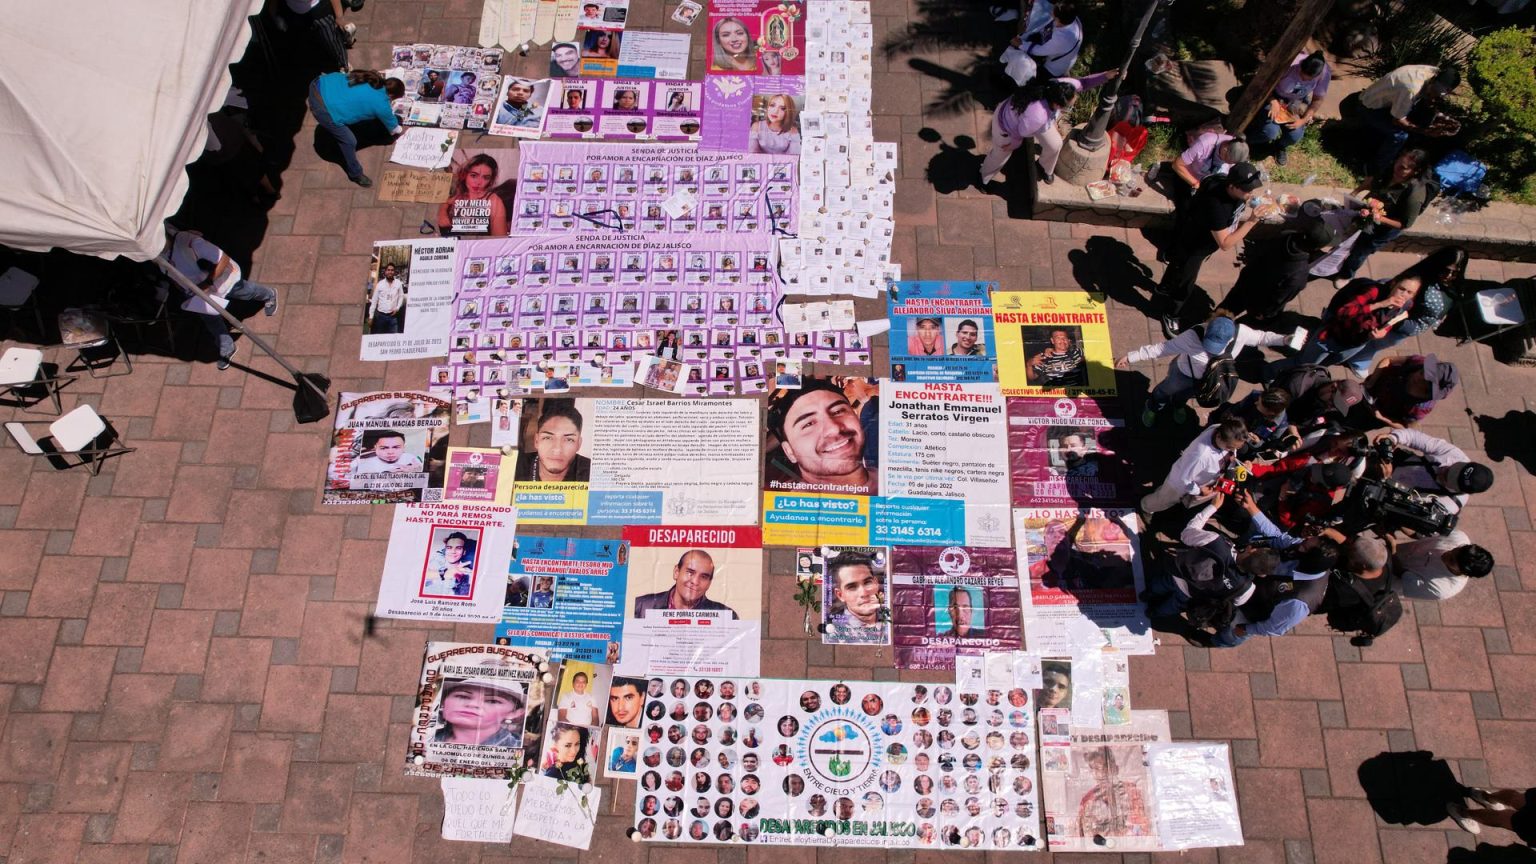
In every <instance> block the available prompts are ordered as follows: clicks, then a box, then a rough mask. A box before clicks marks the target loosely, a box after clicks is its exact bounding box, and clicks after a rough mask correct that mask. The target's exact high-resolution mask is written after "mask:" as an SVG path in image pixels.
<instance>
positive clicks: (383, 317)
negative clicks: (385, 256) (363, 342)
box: [368, 264, 405, 336]
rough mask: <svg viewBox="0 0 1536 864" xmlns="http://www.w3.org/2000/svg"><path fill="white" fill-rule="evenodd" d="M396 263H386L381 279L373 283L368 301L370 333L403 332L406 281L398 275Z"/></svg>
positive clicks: (373, 334) (374, 334)
mask: <svg viewBox="0 0 1536 864" xmlns="http://www.w3.org/2000/svg"><path fill="white" fill-rule="evenodd" d="M396 272H397V271H396V270H395V265H393V264H385V265H384V272H383V274H382V275H381V276H380V278H379V281H377V282H375V283H374V285H373V297H372V298H371V299H370V300H369V301H368V333H369V335H371V336H376V335H378V334H380V333H399V332H401V324H402V322H401V320H400V318H401V314H402V313H403V312H404V311H405V282H404V281H402V280H401V279H400V278H399V277H398V276H397V275H396Z"/></svg>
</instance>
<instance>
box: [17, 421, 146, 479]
mask: <svg viewBox="0 0 1536 864" xmlns="http://www.w3.org/2000/svg"><path fill="white" fill-rule="evenodd" d="M34 426H38V427H41V426H47V427H48V435H47V436H44V437H41V438H39V437H36V436H34V435H33V434H32V429H31V427H34ZM5 431H7V432H9V433H10V435H11V440H13V441H15V442H16V446H17V447H20V448H21V452H23V453H26V454H28V455H30V456H43V457H46V458H47V459H48V461H49V462H51V463H53V466H54V467H55V468H59V469H61V470H62V469H65V468H74V467H76V466H79V465H90V466H91V473H92V474H100V473H101V466H102V463H103V462H105V461H106V460H107V459H108V458H109V457H112V456H121V455H123V454H124V453H132V452H133V450H134V448H132V447H128V446H125V445H124V444H123V442H122V439H120V438H119V437H118V435H117V430H116V429H114V428H112V425H111V424H110V423H108V422H107V421H106V420H105V419H103V418H102V416H101V415H100V414H97V413H96V409H95V408H92V407H91V406H89V405H81V406H80V407H78V408H75V409H74V410H73V411H70V412H69V413H68V414H65V415H64V416H62V417H60V418H59V419H57V420H54V421H53V422H51V423H49V422H48V421H46V420H12V421H11V422H9V423H6V424H5ZM69 456H73V457H75V458H74V460H73V461H71V460H70V459H68V458H66V457H69Z"/></svg>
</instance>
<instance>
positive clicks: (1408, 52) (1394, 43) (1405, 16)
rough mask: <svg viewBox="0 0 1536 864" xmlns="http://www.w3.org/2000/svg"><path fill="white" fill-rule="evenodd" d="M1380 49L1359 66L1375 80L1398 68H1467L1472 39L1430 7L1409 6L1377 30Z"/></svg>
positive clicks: (1417, 4) (1382, 22) (1383, 22)
mask: <svg viewBox="0 0 1536 864" xmlns="http://www.w3.org/2000/svg"><path fill="white" fill-rule="evenodd" d="M1377 38H1378V43H1377V44H1378V45H1379V46H1380V47H1378V48H1377V49H1376V51H1375V53H1373V54H1370V55H1367V56H1366V57H1365V58H1363V59H1362V60H1361V61H1360V62H1359V63H1358V65H1359V67H1360V70H1361V71H1362V72H1364V73H1366V74H1368V75H1370V76H1371V77H1373V78H1380V77H1381V76H1383V75H1385V74H1387V73H1388V72H1391V71H1392V70H1393V69H1396V68H1398V67H1399V66H1414V65H1428V66H1441V67H1444V66H1455V67H1456V68H1458V69H1461V68H1464V67H1465V66H1466V65H1467V49H1468V47H1469V45H1470V41H1471V40H1470V39H1469V37H1468V36H1467V35H1466V34H1465V33H1463V32H1462V31H1461V29H1460V28H1459V27H1457V26H1456V25H1454V24H1452V23H1450V22H1449V21H1447V20H1445V19H1444V18H1441V17H1440V16H1439V15H1437V14H1435V10H1434V9H1433V8H1432V7H1431V5H1430V4H1428V3H1408V4H1405V8H1403V9H1400V10H1399V11H1397V12H1395V13H1393V14H1391V15H1387V16H1386V17H1385V18H1383V19H1382V20H1381V23H1380V25H1379V29H1378V37H1377Z"/></svg>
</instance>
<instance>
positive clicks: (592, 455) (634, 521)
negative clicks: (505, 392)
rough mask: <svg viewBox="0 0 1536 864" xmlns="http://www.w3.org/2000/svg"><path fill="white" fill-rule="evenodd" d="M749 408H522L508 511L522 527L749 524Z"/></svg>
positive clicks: (588, 402)
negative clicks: (514, 508)
mask: <svg viewBox="0 0 1536 864" xmlns="http://www.w3.org/2000/svg"><path fill="white" fill-rule="evenodd" d="M756 420H757V403H755V402H752V401H751V400H747V399H710V400H683V399H668V400H663V399H551V398H545V399H529V400H526V401H525V402H524V403H523V411H522V440H521V442H520V451H521V452H520V454H519V455H518V457H517V467H516V475H515V476H516V480H517V489H516V492H515V493H514V496H513V497H514V501H515V503H516V504H517V505H518V507H519V508H522V509H521V515H520V518H521V519H522V521H523V522H524V523H525V524H530V525H687V524H699V523H701V522H703V523H710V524H722V525H751V524H754V523H756V522H757V493H756V486H757V471H756V468H757V464H756V463H757V456H758V442H757V437H756V434H755V433H754V427H755V424H756Z"/></svg>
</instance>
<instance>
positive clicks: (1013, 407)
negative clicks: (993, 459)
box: [1008, 396, 1140, 507]
mask: <svg viewBox="0 0 1536 864" xmlns="http://www.w3.org/2000/svg"><path fill="white" fill-rule="evenodd" d="M1129 445H1130V432H1129V430H1127V429H1126V428H1125V420H1124V419H1122V418H1121V416H1120V412H1119V409H1118V408H1117V407H1116V405H1115V403H1114V401H1113V400H1109V399H1102V400H1101V399H1090V398H1072V397H1067V396H1058V397H1054V398H1052V397H1049V396H1042V397H1034V398H1022V399H1009V400H1008V465H1009V468H1010V469H1011V472H1012V475H1013V503H1014V506H1016V507H1081V506H1097V507H1106V506H1114V505H1128V504H1132V503H1134V502H1135V501H1136V499H1137V498H1138V496H1139V495H1140V489H1139V488H1138V486H1137V484H1136V477H1135V472H1134V471H1133V470H1132V468H1131V466H1130V464H1129V463H1128V461H1127V454H1129V453H1130V451H1131V447H1130V446H1129Z"/></svg>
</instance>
